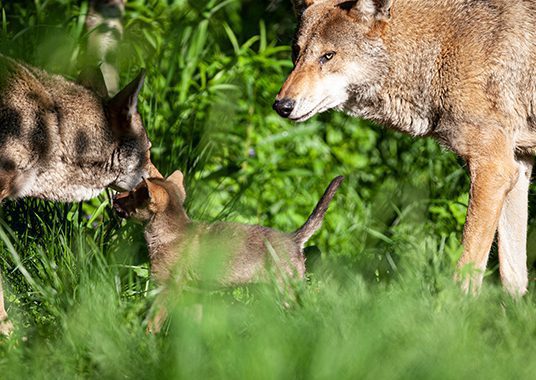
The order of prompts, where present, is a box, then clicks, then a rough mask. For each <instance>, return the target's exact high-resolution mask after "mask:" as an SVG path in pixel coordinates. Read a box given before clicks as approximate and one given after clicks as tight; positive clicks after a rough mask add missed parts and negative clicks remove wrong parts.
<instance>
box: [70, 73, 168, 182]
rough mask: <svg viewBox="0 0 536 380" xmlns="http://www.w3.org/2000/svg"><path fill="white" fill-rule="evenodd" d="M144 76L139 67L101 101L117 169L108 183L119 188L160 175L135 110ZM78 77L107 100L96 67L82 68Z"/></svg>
mask: <svg viewBox="0 0 536 380" xmlns="http://www.w3.org/2000/svg"><path fill="white" fill-rule="evenodd" d="M144 79H145V71H143V70H142V71H141V73H140V74H139V75H138V76H137V77H136V78H135V79H134V80H133V81H132V82H131V83H130V84H128V85H127V86H126V87H125V88H123V89H122V90H121V91H120V92H119V93H118V94H117V95H115V96H114V97H113V98H111V99H108V100H104V108H105V112H106V118H107V120H108V123H109V126H110V128H111V131H112V136H113V139H114V141H116V144H117V146H116V149H115V150H114V157H112V166H113V167H114V168H115V170H117V171H118V172H119V173H118V176H117V178H116V179H115V181H114V182H113V183H112V184H110V186H111V187H113V188H115V189H117V190H120V191H125V190H131V189H132V188H134V186H136V185H137V184H138V183H140V181H141V180H142V178H147V177H158V178H162V175H161V174H160V173H159V172H158V170H157V169H156V167H155V166H154V165H153V164H152V163H151V157H150V149H151V142H150V141H149V138H148V137H147V132H146V131H145V128H144V127H143V123H142V121H141V117H140V114H139V113H138V110H137V106H138V95H139V93H140V91H141V88H142V86H143V82H144ZM79 80H80V82H81V83H82V84H83V85H85V86H86V87H89V88H91V89H92V90H93V91H94V92H95V93H96V94H98V95H99V96H100V97H101V98H103V99H107V94H108V91H107V89H106V84H105V81H104V78H103V76H102V72H101V70H100V69H97V70H86V71H83V72H82V73H81V74H80V78H79Z"/></svg>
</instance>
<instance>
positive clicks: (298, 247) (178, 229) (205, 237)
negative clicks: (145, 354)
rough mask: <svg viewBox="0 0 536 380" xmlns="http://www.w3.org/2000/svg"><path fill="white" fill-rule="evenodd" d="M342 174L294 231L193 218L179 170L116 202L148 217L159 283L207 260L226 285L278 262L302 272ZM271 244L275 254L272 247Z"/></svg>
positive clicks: (127, 212) (256, 276) (123, 210)
mask: <svg viewBox="0 0 536 380" xmlns="http://www.w3.org/2000/svg"><path fill="white" fill-rule="evenodd" d="M342 179H343V178H342V177H337V178H336V179H334V180H333V181H332V183H331V184H330V186H329V187H328V190H326V192H325V193H324V195H323V196H322V199H321V200H320V201H319V203H318V205H317V207H316V208H315V210H314V211H313V213H312V214H311V216H310V217H309V219H308V220H307V222H306V223H305V224H304V225H303V226H302V227H301V228H299V229H298V230H297V231H296V232H294V233H290V234H288V233H283V232H280V231H276V230H273V229H270V228H266V227H262V226H256V225H244V224H237V223H225V222H218V223H212V224H208V223H200V222H193V221H191V220H190V218H188V216H187V215H186V212H185V211H184V207H183V203H184V199H185V197H186V193H185V190H184V186H183V178H182V173H180V172H179V171H176V172H175V173H173V175H171V176H170V177H168V179H167V180H163V179H154V178H150V179H148V180H144V181H143V182H142V183H141V184H140V185H139V186H138V187H137V188H136V189H134V190H133V191H131V192H129V193H123V194H119V195H118V196H117V197H116V198H115V199H114V208H115V209H116V211H117V212H118V213H119V214H120V215H121V216H123V217H133V218H134V219H138V220H141V221H144V222H146V223H147V225H146V228H145V239H146V241H147V246H148V248H149V257H150V260H151V271H152V274H153V277H154V278H155V280H156V281H157V283H158V284H160V285H165V284H166V283H167V282H168V281H170V279H172V278H184V276H186V275H187V274H190V275H193V276H194V277H196V276H198V275H199V270H200V269H202V268H203V267H204V266H205V265H206V264H207V263H209V264H218V263H219V264H221V265H220V267H221V268H220V270H216V273H215V274H213V273H211V274H210V277H211V278H210V279H212V280H216V281H217V282H219V283H221V284H223V285H231V284H244V283H250V282H254V281H259V280H260V281H262V280H266V279H267V269H268V268H270V267H273V268H277V270H276V271H275V275H276V276H279V277H280V276H281V275H282V274H283V273H284V275H286V276H291V277H298V278H302V277H303V276H304V273H305V257H304V255H303V245H304V243H305V242H306V241H307V240H309V238H310V237H311V235H312V234H313V233H314V232H315V231H317V230H318V229H319V228H320V226H321V224H322V219H323V217H324V214H325V213H326V211H327V207H328V205H329V202H330V201H331V199H332V198H333V196H334V195H335V192H336V190H337V188H338V187H339V186H340V184H341V182H342ZM270 248H271V249H273V252H274V254H275V257H272V255H271V254H270V253H269V249H270ZM174 270H177V271H178V272H179V273H178V274H177V275H176V276H172V273H173V271H174ZM205 280H206V279H205ZM162 319H163V316H162V315H161V314H159V315H157V317H156V319H155V320H154V321H153V324H152V325H151V326H150V328H155V329H156V330H158V326H159V321H161V320H162Z"/></svg>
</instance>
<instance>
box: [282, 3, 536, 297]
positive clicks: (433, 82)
mask: <svg viewBox="0 0 536 380" xmlns="http://www.w3.org/2000/svg"><path fill="white" fill-rule="evenodd" d="M294 6H295V10H296V13H297V15H298V17H299V30H298V32H297V35H296V39H295V44H294V46H293V60H294V65H295V66H294V69H293V71H292V72H291V74H290V75H289V77H288V79H287V80H286V82H285V83H284V85H283V87H282V89H281V91H280V93H279V94H278V96H277V99H276V102H275V103H274V109H275V110H276V111H277V112H278V113H279V114H280V115H281V116H283V117H287V118H289V119H291V120H295V121H304V120H307V119H309V118H310V117H312V116H314V115H316V114H318V113H320V112H324V111H327V110H329V109H337V110H341V111H344V112H346V113H348V114H350V115H352V116H356V117H361V118H365V119H369V120H373V121H375V122H378V123H381V124H384V125H387V126H390V127H392V128H395V129H397V130H400V131H403V132H406V133H410V134H412V135H414V136H432V137H434V138H436V139H437V140H439V141H440V142H441V143H442V144H444V145H445V146H447V147H448V148H450V149H452V150H453V151H454V152H455V153H457V154H458V155H459V156H461V157H462V158H463V159H465V160H466V162H467V164H468V167H469V172H470V177H471V192H470V201H469V209H468V212H467V219H466V223H465V228H464V237H463V245H464V252H463V255H462V257H461V259H460V261H459V263H458V272H457V275H456V278H457V279H458V280H459V281H461V283H462V287H463V289H464V290H466V291H468V290H469V289H471V290H472V291H477V290H478V289H479V288H480V286H481V283H482V279H483V274H484V271H485V268H486V264H487V261H488V256H489V251H490V248H491V245H492V242H493V239H494V236H495V233H496V232H497V231H498V242H499V260H500V273H501V278H502V281H503V284H504V286H505V287H506V289H507V290H508V291H509V292H510V293H512V294H515V295H522V294H524V293H525V292H526V291H527V285H528V275H527V263H526V234H527V203H528V199H527V197H528V195H527V194H528V188H529V181H530V176H531V171H532V165H533V155H534V153H535V152H536V1H534V0H484V1H482V0H481V1H469V0H439V1H429V0H357V1H356V0H353V1H348V0H296V1H295V3H294ZM464 268H465V270H463V269H464ZM468 269H469V270H468Z"/></svg>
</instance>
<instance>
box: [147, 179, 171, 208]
mask: <svg viewBox="0 0 536 380" xmlns="http://www.w3.org/2000/svg"><path fill="white" fill-rule="evenodd" d="M143 181H144V182H145V185H146V187H147V193H148V198H149V206H150V207H151V208H153V210H152V211H153V212H157V211H160V210H163V209H164V208H165V207H166V205H167V203H168V200H169V195H168V193H167V191H166V189H164V188H163V187H162V186H160V185H158V184H156V183H154V182H153V181H151V180H150V179H147V180H145V179H144V180H143Z"/></svg>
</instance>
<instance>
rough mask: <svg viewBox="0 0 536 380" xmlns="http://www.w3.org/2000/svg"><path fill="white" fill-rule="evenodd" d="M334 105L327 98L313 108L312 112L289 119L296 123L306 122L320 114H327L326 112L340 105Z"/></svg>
mask: <svg viewBox="0 0 536 380" xmlns="http://www.w3.org/2000/svg"><path fill="white" fill-rule="evenodd" d="M332 103H333V102H332V101H331V99H330V98H325V99H324V100H322V101H321V102H320V103H318V105H317V106H315V107H313V109H312V110H311V111H309V112H307V113H305V114H303V115H302V116H291V117H289V119H290V120H292V121H295V122H302V121H306V120H308V119H310V118H312V117H313V116H315V115H316V114H319V113H322V112H325V111H327V110H329V109H332V108H335V107H337V105H338V104H334V103H333V104H332Z"/></svg>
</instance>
